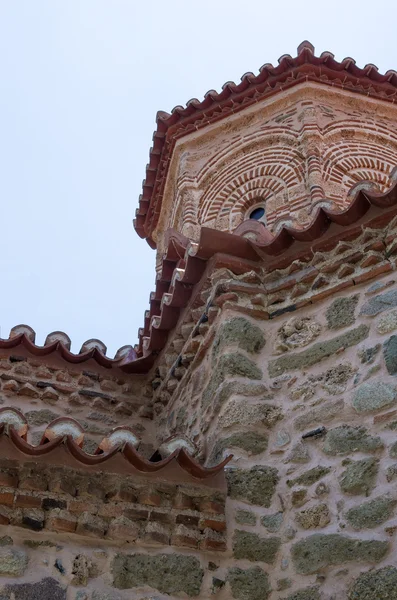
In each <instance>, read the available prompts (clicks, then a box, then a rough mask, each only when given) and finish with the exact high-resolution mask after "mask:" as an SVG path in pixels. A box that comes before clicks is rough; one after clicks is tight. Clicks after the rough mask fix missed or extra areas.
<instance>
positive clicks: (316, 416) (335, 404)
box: [294, 384, 344, 431]
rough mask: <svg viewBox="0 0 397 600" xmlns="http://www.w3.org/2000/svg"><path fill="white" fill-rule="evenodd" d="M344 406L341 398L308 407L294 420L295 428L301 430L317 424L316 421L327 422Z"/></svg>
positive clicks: (338, 413)
mask: <svg viewBox="0 0 397 600" xmlns="http://www.w3.org/2000/svg"><path fill="white" fill-rule="evenodd" d="M312 386H313V384H312ZM343 408H344V401H343V400H330V401H329V402H324V403H323V404H321V405H320V406H316V407H314V408H311V409H309V410H308V411H307V412H305V413H304V414H303V415H301V416H299V417H297V418H296V419H295V421H294V426H295V429H297V430H298V431H303V430H304V429H307V428H308V427H309V426H310V425H317V424H318V423H327V422H328V421H331V420H332V419H334V418H335V417H336V416H338V415H340V414H341V412H342V410H343Z"/></svg>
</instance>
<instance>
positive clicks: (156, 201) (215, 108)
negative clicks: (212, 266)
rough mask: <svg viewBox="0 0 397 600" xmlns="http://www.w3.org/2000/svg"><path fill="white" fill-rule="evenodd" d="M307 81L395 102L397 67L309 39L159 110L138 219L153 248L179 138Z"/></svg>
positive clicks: (136, 220) (138, 223)
mask: <svg viewBox="0 0 397 600" xmlns="http://www.w3.org/2000/svg"><path fill="white" fill-rule="evenodd" d="M304 81H314V82H318V83H322V84H324V85H330V86H333V87H339V88H344V89H348V90H351V91H354V92H356V93H361V94H365V95H366V96H372V97H377V98H380V99H382V100H386V101H391V102H395V101H396V98H397V75H396V73H395V71H387V72H386V73H385V74H384V75H383V74H381V73H379V71H378V68H377V67H376V66H375V65H372V64H367V65H365V67H364V68H359V67H358V66H357V65H356V63H355V61H354V60H353V59H352V58H349V57H347V58H344V59H343V60H342V61H341V62H338V61H336V60H335V57H334V55H333V54H332V53H331V52H323V53H322V54H321V55H320V56H319V57H318V56H315V53H314V46H313V45H312V44H311V43H310V42H308V41H304V42H302V43H301V44H300V45H299V46H298V51H297V56H296V57H294V58H293V57H291V56H289V55H283V56H281V57H280V58H279V60H278V64H277V65H276V66H273V65H271V64H265V65H263V66H262V67H261V68H260V69H259V73H258V74H257V75H254V74H253V73H246V74H245V75H243V76H242V78H241V81H240V83H238V84H236V83H234V82H227V83H225V84H224V85H223V86H222V91H221V92H219V93H218V92H216V91H214V90H209V91H208V92H207V93H206V94H204V98H203V100H202V101H199V100H197V99H196V98H194V99H192V100H190V101H189V102H188V103H187V105H186V106H185V107H183V106H175V107H174V108H173V110H172V111H171V114H168V113H165V112H158V113H157V117H156V125H157V129H156V131H155V132H154V134H153V140H154V145H153V148H152V149H151V152H150V156H149V164H148V166H147V170H146V179H145V180H144V182H143V190H142V194H141V196H140V198H139V207H138V209H137V211H136V219H135V221H134V225H135V229H136V231H137V233H138V235H140V236H141V237H142V238H146V239H147V241H148V243H149V245H150V246H151V247H152V248H153V247H155V242H154V241H153V239H152V237H151V235H152V232H153V230H154V228H155V227H156V224H157V221H158V218H159V214H160V209H161V202H162V195H163V190H164V185H165V179H166V176H167V170H168V166H169V163H170V155H171V153H172V150H173V147H174V145H175V142H176V139H177V138H179V137H181V135H184V134H187V133H190V132H191V131H196V130H197V129H198V128H200V127H204V126H206V125H207V124H209V123H211V122H212V121H215V120H218V119H219V118H220V117H219V115H220V114H221V116H222V118H223V117H227V116H228V115H229V114H231V113H236V112H237V111H238V110H241V109H242V108H245V107H247V106H249V105H250V104H253V103H255V102H258V100H260V99H262V98H266V97H268V96H271V95H274V94H276V93H278V91H280V90H286V89H288V88H290V87H293V86H295V85H297V84H299V83H302V82H304ZM199 119H200V122H198V120H199Z"/></svg>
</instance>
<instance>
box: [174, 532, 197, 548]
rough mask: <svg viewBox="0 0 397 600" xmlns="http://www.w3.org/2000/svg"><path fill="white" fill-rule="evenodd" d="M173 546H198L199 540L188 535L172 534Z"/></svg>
mask: <svg viewBox="0 0 397 600" xmlns="http://www.w3.org/2000/svg"><path fill="white" fill-rule="evenodd" d="M171 546H182V547H186V548H197V547H198V540H197V539H196V538H194V537H190V536H188V535H183V534H180V533H176V534H174V535H172V536H171Z"/></svg>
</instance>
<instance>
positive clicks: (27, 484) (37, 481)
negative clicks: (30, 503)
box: [19, 475, 47, 492]
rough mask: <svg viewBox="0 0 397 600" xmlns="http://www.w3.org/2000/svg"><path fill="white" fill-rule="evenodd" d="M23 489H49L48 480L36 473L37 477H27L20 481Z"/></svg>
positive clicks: (42, 490)
mask: <svg viewBox="0 0 397 600" xmlns="http://www.w3.org/2000/svg"><path fill="white" fill-rule="evenodd" d="M19 487H20V488H21V489H22V490H34V491H38V492H45V491H47V481H46V479H45V478H44V477H40V476H38V475H36V476H35V477H26V478H25V479H23V480H22V481H20V483H19Z"/></svg>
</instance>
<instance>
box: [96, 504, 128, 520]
mask: <svg viewBox="0 0 397 600" xmlns="http://www.w3.org/2000/svg"><path fill="white" fill-rule="evenodd" d="M123 513H124V506H123V505H122V504H102V505H101V506H100V507H99V510H98V516H100V517H121V516H122V515H123Z"/></svg>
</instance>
